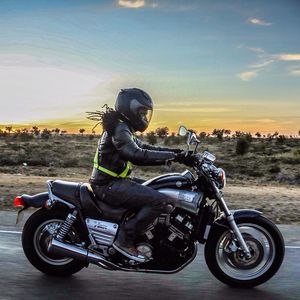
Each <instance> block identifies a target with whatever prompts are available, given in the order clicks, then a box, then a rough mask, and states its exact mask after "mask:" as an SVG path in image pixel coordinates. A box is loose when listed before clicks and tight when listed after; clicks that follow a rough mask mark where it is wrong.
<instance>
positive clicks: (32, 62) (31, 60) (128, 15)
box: [0, 0, 300, 134]
mask: <svg viewBox="0 0 300 300" xmlns="http://www.w3.org/2000/svg"><path fill="white" fill-rule="evenodd" d="M0 28H1V30H0V104H1V109H0V129H1V128H2V127H5V126H7V125H8V124H11V125H13V126H14V127H17V126H21V127H26V126H27V127H29V126H33V125H38V126H40V127H41V128H43V127H48V128H55V127H59V128H61V129H65V130H68V131H69V132H71V131H74V132H78V128H85V129H86V131H87V132H90V131H91V129H92V127H93V123H92V122H90V121H88V120H87V119H86V118H85V117H86V116H85V112H87V111H92V110H96V109H101V107H102V106H103V104H105V103H108V104H109V105H111V106H113V103H114V100H115V97H116V95H117V93H118V91H119V89H120V88H125V87H139V88H142V89H144V90H146V91H147V92H148V93H149V94H150V95H151V96H152V98H153V99H154V107H155V108H154V114H153V120H152V123H151V128H150V129H153V128H156V127H162V126H168V127H169V128H170V129H171V131H176V130H177V128H178V126H179V124H185V125H186V126H187V127H189V128H194V129H196V130H197V131H212V130H213V129H214V128H228V129H231V130H233V131H234V130H243V131H250V132H253V133H255V132H256V131H260V132H263V133H267V132H274V131H279V132H280V133H284V134H296V133H297V132H298V131H299V130H300V1H297V0H294V1H292V0H281V1H280V0H273V1H268V0H251V1H233V0H226V1H223V0H219V1H211V0H206V1H202V0H198V1H196V0H195V1H192V0H161V1H160V0H132V1H129V0H118V1H114V0H103V1H100V0H98V1H96V0H95V1H90V0H81V1H80V0H69V1H64V0H51V1H42V0H37V1H22V0H20V1H14V0H10V1H4V0H3V1H0ZM99 130H100V129H98V131H99Z"/></svg>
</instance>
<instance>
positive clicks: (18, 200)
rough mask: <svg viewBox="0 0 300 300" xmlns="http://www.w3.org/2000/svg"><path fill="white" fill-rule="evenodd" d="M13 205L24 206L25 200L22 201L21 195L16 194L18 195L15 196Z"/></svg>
mask: <svg viewBox="0 0 300 300" xmlns="http://www.w3.org/2000/svg"><path fill="white" fill-rule="evenodd" d="M14 206H16V207H19V206H25V202H24V200H23V199H22V197H21V196H18V197H16V198H15V200H14Z"/></svg>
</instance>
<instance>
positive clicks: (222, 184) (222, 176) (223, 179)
mask: <svg viewBox="0 0 300 300" xmlns="http://www.w3.org/2000/svg"><path fill="white" fill-rule="evenodd" d="M218 171H219V172H218V182H219V184H220V188H221V189H222V188H224V187H225V186H226V174H225V171H224V170H223V169H222V168H219V169H218Z"/></svg>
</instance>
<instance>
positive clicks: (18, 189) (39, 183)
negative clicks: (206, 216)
mask: <svg viewBox="0 0 300 300" xmlns="http://www.w3.org/2000/svg"><path fill="white" fill-rule="evenodd" d="M48 179H54V178H53V177H51V178H50V177H45V176H24V175H21V174H4V173H0V209H13V206H12V202H13V199H14V198H15V197H16V196H17V195H21V194H31V195H32V194H35V193H39V192H43V191H46V189H47V187H46V181H47V180H48ZM60 179H64V180H68V181H76V182H80V181H81V182H82V181H86V182H87V179H88V177H86V178H82V177H80V178H78V177H76V176H75V177H68V178H60ZM224 195H225V199H226V201H227V204H228V206H229V208H230V209H237V208H248V209H257V210H260V211H262V212H263V213H264V214H265V215H266V216H267V217H269V218H271V219H272V220H273V221H275V222H276V223H281V224H300V188H299V187H295V186H288V185H287V186H282V185H263V186H262V185H243V184H241V185H228V186H227V187H226V188H225V189H224Z"/></svg>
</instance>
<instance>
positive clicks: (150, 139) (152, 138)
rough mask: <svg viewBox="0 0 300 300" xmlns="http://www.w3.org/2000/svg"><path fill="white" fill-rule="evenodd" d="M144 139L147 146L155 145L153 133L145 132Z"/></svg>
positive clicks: (155, 139)
mask: <svg viewBox="0 0 300 300" xmlns="http://www.w3.org/2000/svg"><path fill="white" fill-rule="evenodd" d="M146 138H147V141H148V143H149V144H151V145H154V144H156V143H157V137H156V135H155V132H154V131H150V132H147V134H146Z"/></svg>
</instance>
